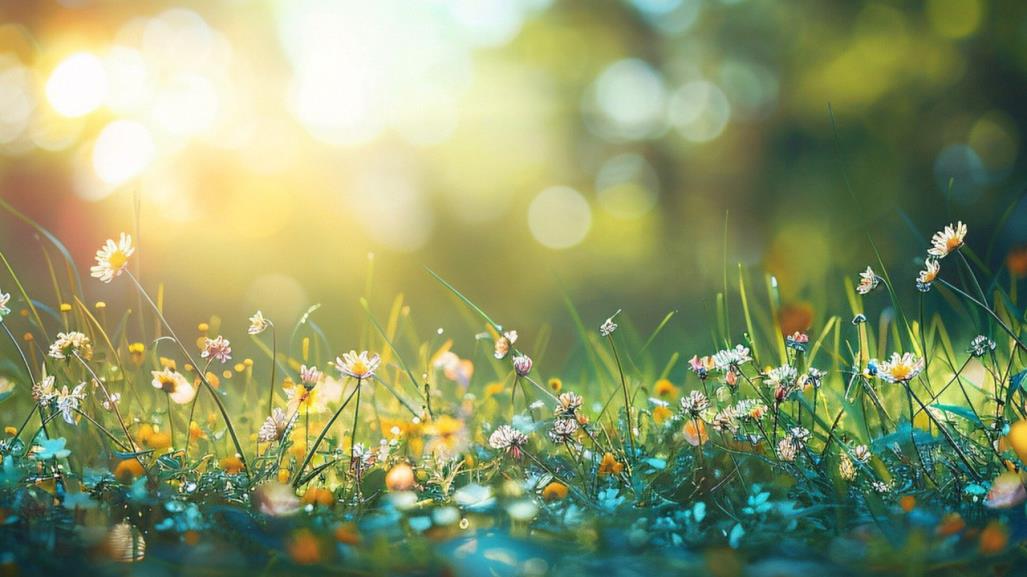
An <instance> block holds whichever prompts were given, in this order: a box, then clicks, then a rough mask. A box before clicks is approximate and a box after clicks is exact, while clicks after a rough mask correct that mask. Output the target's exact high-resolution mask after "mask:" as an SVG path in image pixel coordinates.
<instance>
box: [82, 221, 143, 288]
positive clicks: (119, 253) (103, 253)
mask: <svg viewBox="0 0 1027 577" xmlns="http://www.w3.org/2000/svg"><path fill="white" fill-rule="evenodd" d="M133 253H135V247H133V246H132V237H131V236H129V235H127V234H125V233H121V236H120V237H119V238H118V242H114V240H113V239H107V242H106V243H104V245H103V246H102V247H100V250H98V251H96V264H95V265H93V266H92V267H91V268H90V269H89V274H90V276H92V277H94V278H98V279H100V282H104V283H109V282H111V281H112V280H114V277H116V276H119V275H121V273H122V271H124V270H125V267H127V266H128V259H129V257H130V256H132V254H133Z"/></svg>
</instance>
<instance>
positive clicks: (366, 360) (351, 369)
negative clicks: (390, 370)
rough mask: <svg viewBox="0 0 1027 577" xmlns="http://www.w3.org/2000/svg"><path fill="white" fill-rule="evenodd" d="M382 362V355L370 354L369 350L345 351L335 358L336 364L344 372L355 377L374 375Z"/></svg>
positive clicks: (361, 377) (366, 377)
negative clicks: (358, 351) (359, 351)
mask: <svg viewBox="0 0 1027 577" xmlns="http://www.w3.org/2000/svg"><path fill="white" fill-rule="evenodd" d="M380 363H381V357H379V356H378V355H377V354H370V353H368V352H367V351H363V352H361V353H357V352H356V351H350V352H348V353H343V355H342V357H336V358H335V366H336V368H338V369H339V371H340V372H342V374H344V375H346V376H347V377H352V378H354V379H369V378H371V377H373V376H374V372H375V371H377V370H378V365H379V364H380Z"/></svg>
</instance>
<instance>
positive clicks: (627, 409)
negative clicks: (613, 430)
mask: <svg viewBox="0 0 1027 577" xmlns="http://www.w3.org/2000/svg"><path fill="white" fill-rule="evenodd" d="M606 338H607V339H609V341H610V348H611V349H613V358H614V360H615V361H616V362H617V373H618V374H620V387H621V391H623V392H624V416H625V418H626V420H627V425H628V442H629V443H630V444H631V456H632V458H634V456H635V431H634V429H632V427H631V399H630V398H629V397H628V383H627V381H625V380H624V368H623V367H621V364H620V355H618V354H617V344H616V343H615V342H614V341H613V333H610V334H608V335H606Z"/></svg>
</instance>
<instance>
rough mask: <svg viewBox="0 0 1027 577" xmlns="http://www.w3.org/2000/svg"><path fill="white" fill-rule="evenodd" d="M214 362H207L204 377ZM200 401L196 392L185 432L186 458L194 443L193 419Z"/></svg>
mask: <svg viewBox="0 0 1027 577" xmlns="http://www.w3.org/2000/svg"><path fill="white" fill-rule="evenodd" d="M213 361H214V359H208V360H207V364H206V365H205V366H204V367H203V374H204V375H206V374H207V371H208V370H209V369H210V363H212V362H213ZM193 366H196V365H193ZM199 401H200V392H199V391H196V396H195V397H193V402H192V403H190V404H189V422H188V423H186V424H185V431H186V433H185V455H186V457H188V456H189V442H190V441H192V438H193V417H194V415H195V414H196V404H197V403H198V402H199Z"/></svg>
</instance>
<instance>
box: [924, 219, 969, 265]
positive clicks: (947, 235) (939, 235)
mask: <svg viewBox="0 0 1027 577" xmlns="http://www.w3.org/2000/svg"><path fill="white" fill-rule="evenodd" d="M965 238H966V225H965V224H963V222H962V221H959V222H957V223H956V224H955V225H952V224H949V225H947V226H946V227H945V228H944V230H941V231H939V232H936V233H934V236H932V237H931V248H929V249H927V254H929V255H931V256H934V257H937V258H945V257H946V256H948V255H949V254H950V253H951V252H952V251H954V250H958V249H959V247H961V246H963V240H964V239H965Z"/></svg>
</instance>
